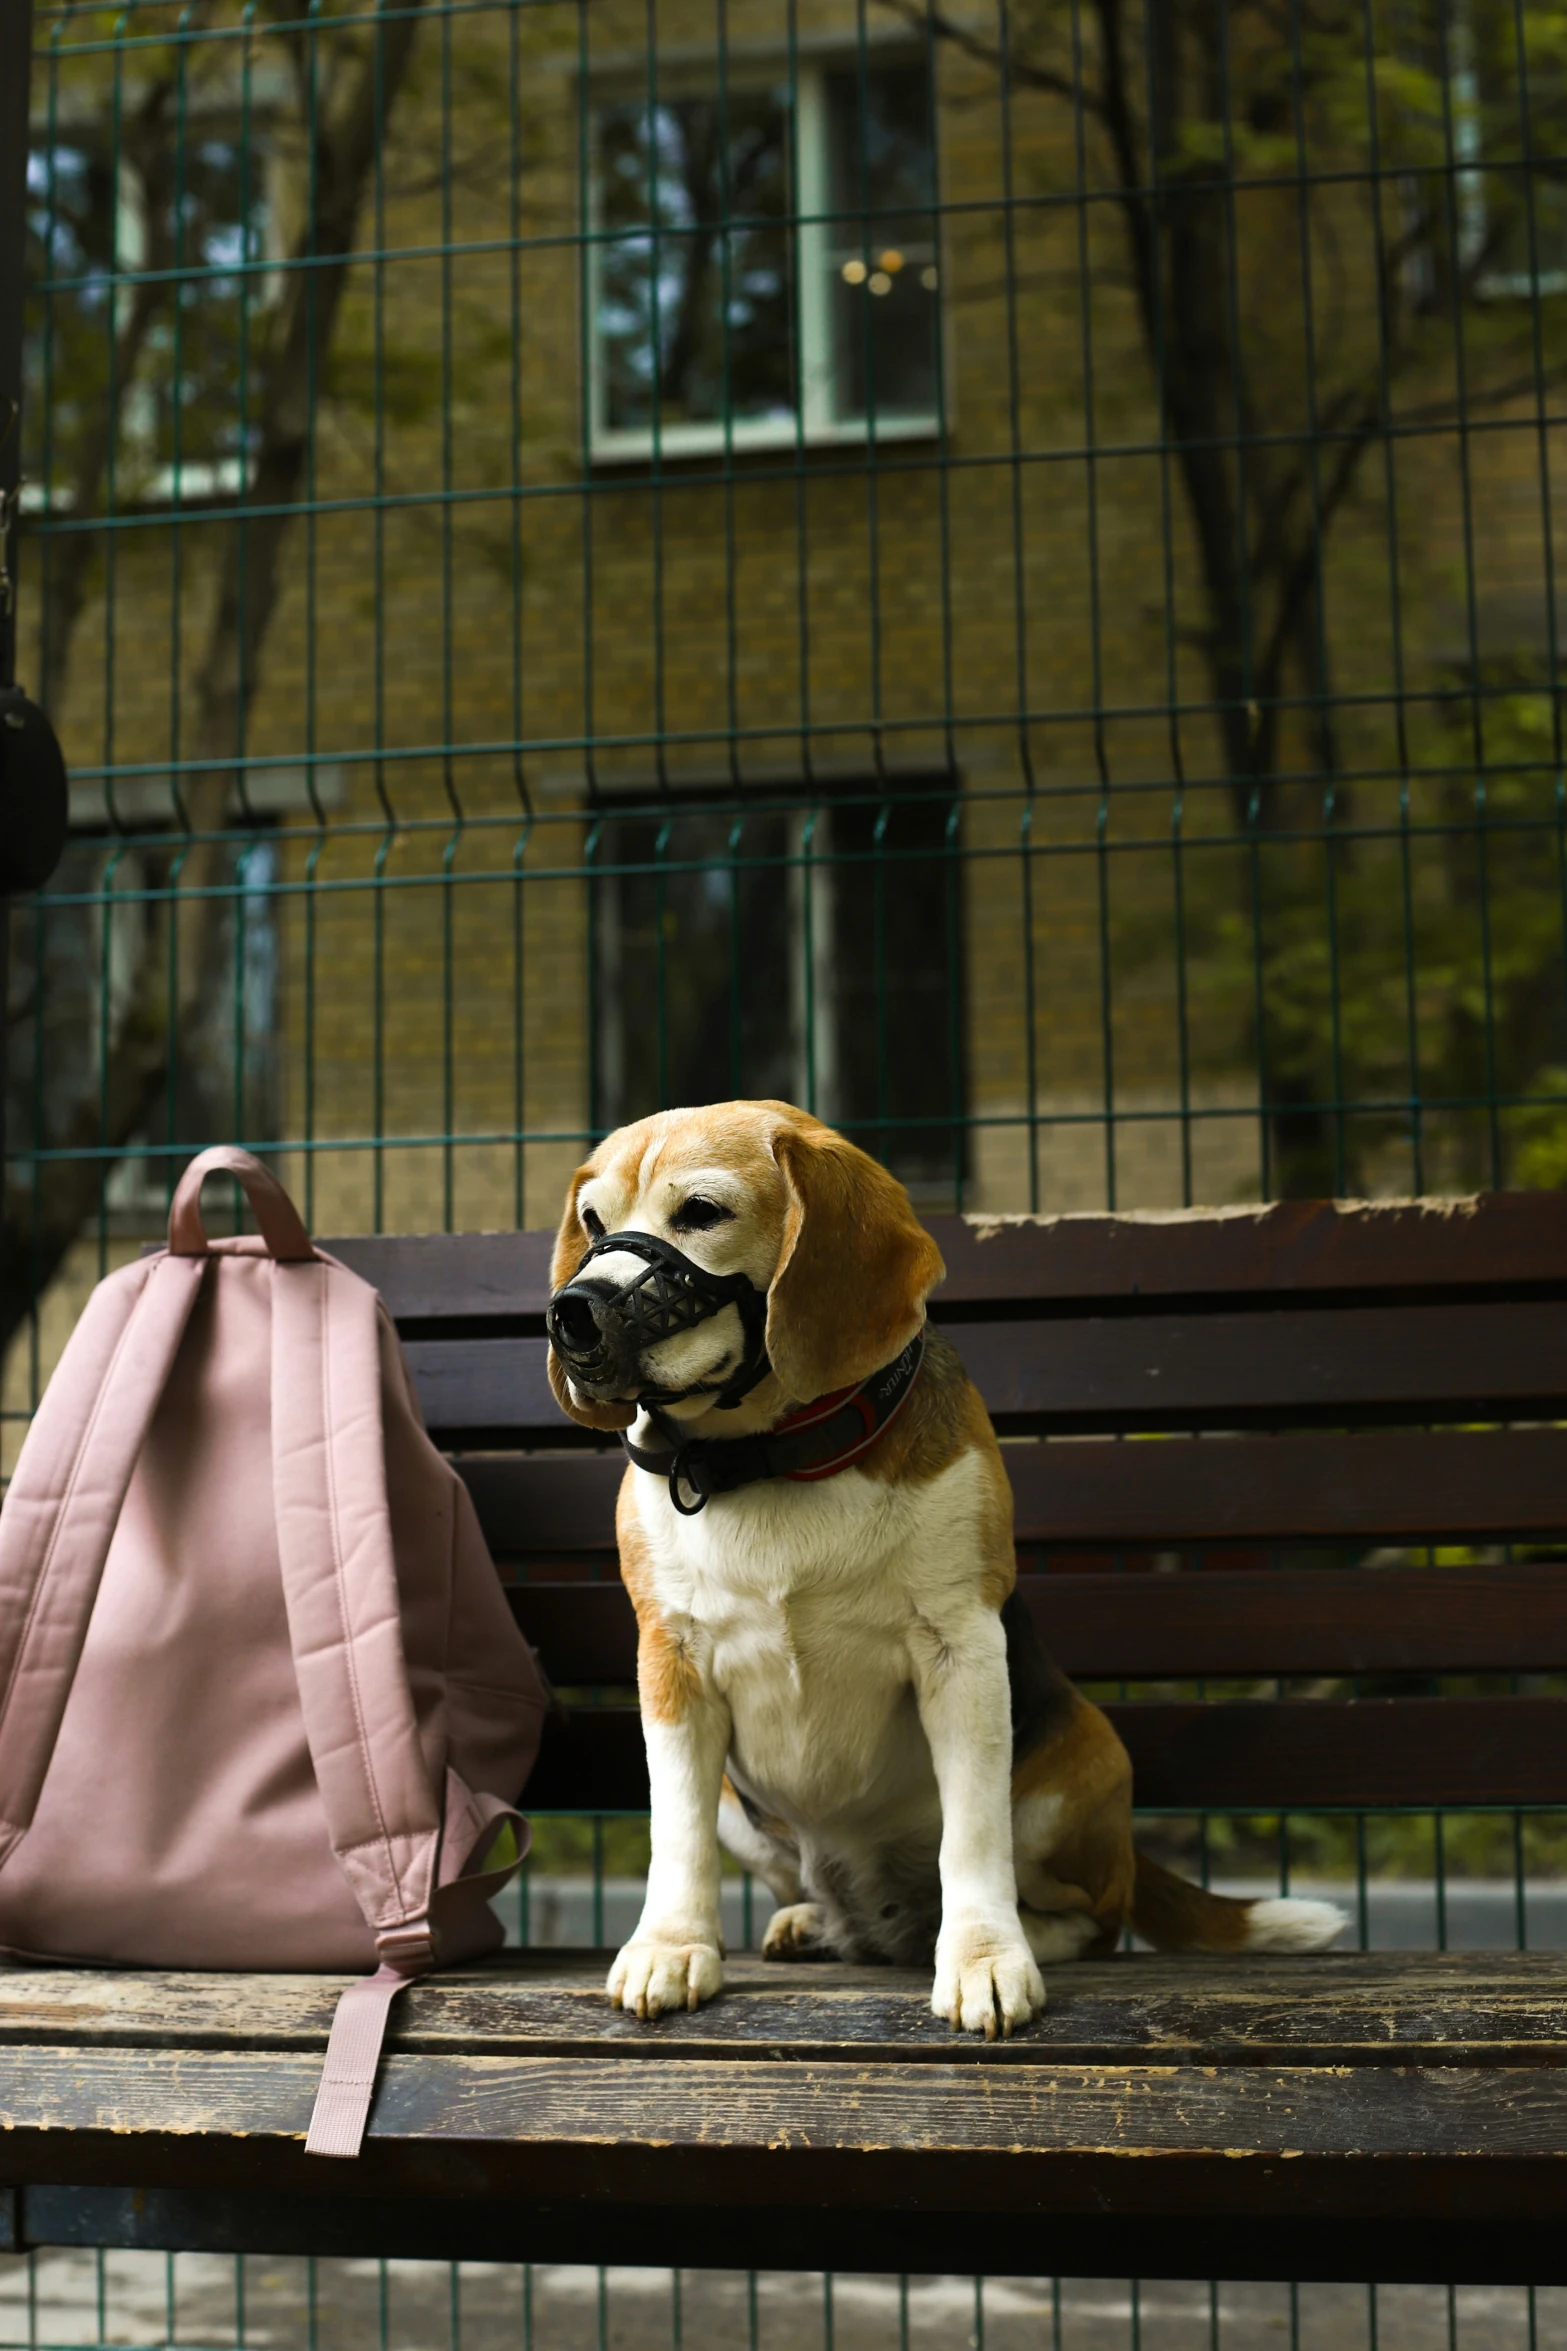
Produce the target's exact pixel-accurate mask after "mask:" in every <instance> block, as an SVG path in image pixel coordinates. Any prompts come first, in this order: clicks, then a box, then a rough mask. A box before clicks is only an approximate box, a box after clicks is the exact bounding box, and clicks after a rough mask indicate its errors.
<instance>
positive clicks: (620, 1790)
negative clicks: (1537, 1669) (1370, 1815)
mask: <svg viewBox="0 0 1567 2351" xmlns="http://www.w3.org/2000/svg"><path fill="white" fill-rule="evenodd" d="M1106 1711H1107V1712H1108V1714H1109V1715H1110V1718H1111V1720H1112V1721H1113V1722H1114V1724H1115V1727H1116V1729H1117V1730H1118V1731H1119V1732H1120V1734H1121V1737H1122V1738H1123V1739H1124V1740H1125V1742H1126V1745H1127V1748H1128V1750H1129V1752H1130V1754H1131V1758H1132V1768H1133V1772H1134V1775H1135V1778H1134V1789H1135V1797H1136V1801H1137V1802H1138V1803H1139V1804H1141V1805H1146V1806H1151V1807H1156V1808H1158V1809H1161V1810H1167V1811H1168V1810H1177V1811H1184V1810H1189V1811H1193V1812H1196V1811H1200V1810H1203V1809H1206V1808H1210V1807H1215V1806H1226V1805H1228V1806H1238V1807H1240V1808H1241V1809H1243V1810H1247V1811H1258V1812H1268V1811H1274V1810H1289V1811H1296V1812H1312V1811H1320V1810H1321V1809H1323V1808H1324V1807H1330V1806H1335V1805H1341V1806H1345V1807H1349V1808H1354V1809H1365V1810H1367V1811H1373V1812H1374V1811H1377V1810H1379V1809H1381V1808H1383V1807H1390V1806H1416V1807H1427V1808H1434V1807H1437V1806H1456V1805H1463V1804H1492V1805H1503V1806H1507V1805H1515V1804H1522V1805H1527V1804H1546V1805H1560V1806H1563V1807H1567V1699H1563V1698H1369V1699H1363V1700H1358V1701H1349V1700H1337V1699H1310V1700H1300V1701H1296V1702H1284V1703H1280V1702H1275V1701H1272V1700H1263V1699H1258V1700H1237V1701H1233V1702H1226V1703H1224V1704H1203V1703H1200V1702H1192V1703H1189V1704H1188V1703H1182V1702H1173V1701H1172V1702H1169V1703H1162V1702H1158V1701H1153V1700H1149V1701H1146V1702H1142V1703H1135V1702H1134V1703H1132V1704H1129V1705H1112V1706H1110V1707H1108V1708H1107V1709H1106ZM647 1801H648V1791H647V1760H646V1757H645V1755H644V1752H643V1747H642V1727H641V1723H640V1721H639V1719H638V1716H637V1711H636V1709H635V1707H633V1706H602V1707H588V1706H580V1707H571V1708H569V1709H567V1710H565V1711H564V1712H563V1713H562V1714H559V1715H556V1716H554V1717H552V1718H551V1719H550V1721H549V1722H548V1723H547V1724H546V1726H545V1733H544V1741H543V1745H542V1747H541V1749H540V1752H539V1760H538V1763H537V1764H536V1766H535V1767H534V1774H533V1778H532V1779H531V1780H530V1782H529V1784H528V1790H527V1804H528V1807H529V1809H530V1810H532V1811H535V1812H645V1811H646V1810H647Z"/></svg>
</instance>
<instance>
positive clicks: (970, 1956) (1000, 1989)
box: [930, 1927, 1045, 2041]
mask: <svg viewBox="0 0 1567 2351" xmlns="http://www.w3.org/2000/svg"><path fill="white" fill-rule="evenodd" d="M930 2004H931V2008H932V2010H933V2011H934V2013H935V2014H936V2015H937V2016H944V2017H945V2018H946V2020H947V2022H948V2024H950V2025H956V2026H960V2027H961V2028H962V2030H963V2031H964V2032H966V2033H983V2034H984V2036H985V2038H986V2040H987V2041H994V2040H995V2039H996V2038H997V2037H998V2036H999V2037H1000V2038H1001V2039H1003V2040H1004V2039H1005V2038H1006V2036H1007V2034H1008V2033H1010V2032H1011V2031H1012V2030H1013V2029H1014V2027H1016V2026H1017V2025H1021V2024H1027V2023H1028V2020H1029V2018H1030V2017H1033V2016H1038V2014H1039V2012H1040V2010H1041V2009H1042V2008H1043V2007H1044V2005H1045V1987H1044V1982H1043V1979H1042V1978H1041V1976H1040V1973H1039V1970H1038V1968H1037V1967H1036V1966H1035V1965H1034V1958H1033V1954H1032V1952H1031V1951H1030V1950H1029V1948H1028V1945H1027V1944H1026V1943H1025V1942H1024V1941H1023V1939H1022V1936H1021V1935H1017V1936H1009V1935H1006V1934H1000V1933H994V1932H991V1931H989V1930H987V1929H985V1928H983V1927H969V1928H962V1927H959V1928H958V1929H956V1930H955V1931H953V1932H951V1933H949V1932H947V1931H946V1930H945V1929H943V1931H942V1934H941V1937H940V1939H939V1941H938V1942H937V1944H936V1982H935V1987H934V1989H933V1990H932V1992H931V1996H930Z"/></svg>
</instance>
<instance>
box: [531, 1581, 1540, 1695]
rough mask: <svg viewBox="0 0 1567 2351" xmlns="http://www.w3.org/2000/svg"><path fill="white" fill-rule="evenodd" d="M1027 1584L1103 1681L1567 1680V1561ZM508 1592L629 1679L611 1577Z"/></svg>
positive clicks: (599, 1674) (1045, 1624) (1061, 1659)
mask: <svg viewBox="0 0 1567 2351" xmlns="http://www.w3.org/2000/svg"><path fill="white" fill-rule="evenodd" d="M1018 1591H1019V1593H1020V1595H1021V1597H1022V1599H1023V1600H1024V1602H1025V1603H1026V1605H1027V1607H1028V1608H1029V1610H1030V1613H1031V1614H1032V1616H1033V1620H1034V1623H1035V1625H1036V1626H1037V1628H1038V1630H1039V1634H1040V1637H1041V1639H1042V1640H1043V1642H1044V1644H1045V1647H1046V1648H1047V1649H1048V1651H1049V1653H1050V1655H1051V1656H1052V1657H1053V1658H1054V1659H1055V1661H1056V1663H1057V1664H1058V1665H1059V1666H1061V1667H1062V1668H1063V1669H1064V1670H1065V1671H1066V1672H1067V1673H1071V1674H1076V1675H1078V1676H1079V1677H1085V1676H1086V1677H1089V1678H1092V1679H1096V1680H1110V1679H1121V1678H1124V1679H1126V1680H1130V1681H1158V1680H1187V1679H1193V1678H1197V1677H1201V1676H1204V1675H1215V1676H1218V1675H1225V1674H1233V1675H1262V1674H1384V1673H1408V1674H1426V1673H1514V1672H1528V1673H1546V1672H1557V1673H1559V1672H1567V1567H1516V1568H1492V1567H1480V1568H1459V1567H1437V1568H1392V1569H1382V1570H1369V1569H1364V1568H1346V1569H1337V1568H1326V1569H1320V1568H1319V1569H1310V1570H1304V1571H1299V1572H1296V1571H1293V1570H1282V1569H1265V1570H1261V1571H1257V1572H1252V1571H1249V1570H1246V1571H1238V1572H1237V1571H1225V1572H1223V1573H1214V1574H1207V1575H1199V1574H1184V1575H1134V1576H1128V1575H1025V1576H1022V1577H1020V1578H1019V1580H1018ZM507 1598H508V1599H509V1600H510V1602H511V1608H512V1614H513V1615H514V1616H515V1617H516V1619H517V1622H518V1623H519V1624H520V1625H521V1627H522V1629H523V1631H524V1632H525V1633H526V1634H527V1636H528V1638H529V1640H530V1641H532V1643H533V1644H534V1646H535V1648H536V1649H537V1650H538V1651H539V1654H540V1655H541V1656H542V1657H543V1658H544V1660H545V1662H546V1664H547V1665H548V1667H549V1670H550V1672H551V1674H552V1675H553V1676H554V1678H555V1680H556V1682H557V1683H559V1684H561V1685H563V1686H567V1687H575V1686H578V1685H581V1684H587V1683H623V1684H626V1685H627V1686H629V1685H630V1684H631V1683H632V1682H633V1681H634V1680H635V1678H636V1644H637V1636H636V1620H635V1618H634V1616H633V1614H632V1610H631V1602H630V1600H629V1598H628V1597H627V1594H626V1591H625V1589H624V1587H623V1585H621V1584H620V1583H619V1582H618V1580H615V1579H608V1578H607V1579H605V1580H604V1581H603V1582H597V1583H588V1582H582V1583H542V1582H541V1583H520V1584H511V1585H508V1587H507Z"/></svg>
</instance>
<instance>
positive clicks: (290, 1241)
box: [169, 1143, 315, 1264]
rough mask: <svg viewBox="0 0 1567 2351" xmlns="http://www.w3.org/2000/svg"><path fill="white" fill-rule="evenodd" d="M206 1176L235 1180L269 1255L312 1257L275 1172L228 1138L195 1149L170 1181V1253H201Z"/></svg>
mask: <svg viewBox="0 0 1567 2351" xmlns="http://www.w3.org/2000/svg"><path fill="white" fill-rule="evenodd" d="M210 1175H229V1176H233V1177H235V1179H236V1180H237V1181H238V1183H239V1184H240V1186H241V1188H242V1189H243V1191H244V1194H245V1198H246V1199H247V1200H248V1201H249V1202H250V1212H251V1214H252V1216H254V1218H255V1220H256V1224H257V1227H258V1228H259V1230H260V1233H261V1238H262V1240H263V1241H264V1242H265V1243H266V1246H267V1252H268V1255H269V1256H272V1257H276V1258H279V1259H281V1260H282V1261H283V1262H284V1263H285V1264H297V1263H298V1262H299V1261H300V1260H301V1259H304V1258H310V1257H314V1255H315V1251H314V1250H313V1249H312V1248H311V1246H310V1236H309V1234H308V1233H307V1232H306V1231H305V1228H304V1226H303V1224H302V1223H301V1222H300V1218H299V1211H298V1210H297V1209H296V1208H295V1206H294V1203H293V1201H292V1200H290V1198H289V1196H288V1194H287V1193H286V1192H285V1191H284V1189H283V1187H282V1185H281V1184H280V1183H279V1182H278V1180H277V1178H276V1176H275V1175H273V1173H272V1172H271V1170H270V1168H265V1167H263V1166H262V1164H261V1162H260V1160H259V1159H255V1158H252V1156H251V1154H250V1153H249V1152H248V1151H241V1150H240V1149H239V1147H238V1146H237V1144H234V1143H215V1144H214V1145H213V1146H212V1149H211V1150H210V1151H203V1152H200V1153H199V1154H198V1155H197V1157H196V1158H194V1159H193V1160H192V1161H191V1163H190V1165H189V1167H187V1168H186V1170H185V1173H184V1174H183V1175H182V1176H181V1177H180V1180H179V1182H178V1184H177V1185H176V1186H175V1191H174V1200H173V1203H172V1205H171V1207H170V1209H169V1255H170V1256H171V1257H205V1256H206V1255H207V1231H206V1227H205V1225H203V1223H202V1221H201V1187H202V1185H203V1184H204V1183H205V1182H206V1180H207V1178H208V1176H210Z"/></svg>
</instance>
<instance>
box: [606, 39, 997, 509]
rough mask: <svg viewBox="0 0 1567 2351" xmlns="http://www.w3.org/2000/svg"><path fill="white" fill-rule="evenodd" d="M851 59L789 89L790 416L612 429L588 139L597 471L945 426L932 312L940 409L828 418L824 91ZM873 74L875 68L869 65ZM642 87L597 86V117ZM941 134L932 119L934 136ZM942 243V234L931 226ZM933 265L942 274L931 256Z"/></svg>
mask: <svg viewBox="0 0 1567 2351" xmlns="http://www.w3.org/2000/svg"><path fill="white" fill-rule="evenodd" d="M872 54H873V59H874V63H875V64H888V65H890V64H894V63H900V62H905V61H906V57H905V53H903V52H901V51H900V52H891V51H890V50H888V49H884V48H883V47H882V46H881V44H879V43H878V45H877V47H876V49H875V50H874V51H873V53H872ZM855 55H856V52H855V51H853V50H845V51H844V52H843V53H842V55H841V56H836V57H835V56H833V55H831V54H829V55H827V56H824V57H821V58H812V59H810V60H804V59H802V60H801V61H800V62H799V63H798V65H797V66H796V68H795V71H794V74H793V77H792V80H793V89H794V159H795V167H796V174H797V179H798V187H797V192H796V220H797V226H796V228H795V232H794V234H795V276H796V283H797V285H798V288H799V297H798V312H797V317H798V329H799V381H800V406H799V409H798V411H797V412H796V414H795V415H793V416H789V417H773V416H766V417H725V418H722V419H720V420H718V421H717V422H714V423H712V424H673V425H663V426H658V425H635V426H612V425H611V424H610V423H609V422H608V416H607V411H608V382H607V371H606V370H605V367H604V364H603V358H602V350H603V344H602V339H601V336H600V333H599V318H600V314H601V310H602V293H603V253H604V242H603V234H602V232H603V226H604V219H603V204H602V192H601V187H600V180H599V169H598V147H597V139H596V137H595V140H594V143H593V146H592V149H591V151H590V156H589V163H588V171H589V189H588V206H587V212H588V224H589V228H590V231H591V238H590V242H589V246H588V266H587V269H586V271H585V273H584V276H585V281H586V282H585V289H584V291H585V299H586V301H587V305H588V337H587V342H588V374H589V382H588V414H589V455H590V457H591V458H592V460H593V462H594V463H595V464H599V463H605V462H608V463H615V462H623V461H625V460H626V459H647V458H650V457H657V458H660V459H662V458H666V457H714V456H723V455H725V454H726V453H728V452H729V451H731V450H768V449H794V448H797V447H800V446H804V447H806V448H818V449H821V448H843V447H856V446H860V445H864V444H879V443H881V442H883V441H929V440H934V439H936V438H938V437H939V436H940V434H941V433H942V432H943V431H945V430H946V429H947V427H948V425H949V424H950V421H951V420H950V413H949V408H950V403H949V400H948V395H947V386H946V367H945V352H944V348H943V344H944V330H943V318H942V312H941V311H940V310H939V309H938V311H937V314H936V335H937V344H936V365H937V368H938V370H939V371H940V386H939V392H938V398H937V404H936V406H935V407H933V408H932V409H930V410H929V411H928V412H926V413H924V414H922V415H918V416H897V417H886V418H883V419H873V418H871V417H836V416H834V415H833V413H832V377H833V347H832V312H831V305H830V303H829V299H828V285H827V249H828V244H829V240H830V238H831V235H832V224H831V223H830V221H829V220H828V219H827V217H826V215H827V211H828V203H827V91H826V80H827V74H828V72H829V70H830V69H831V68H832V67H833V66H834V65H838V66H840V67H841V66H842V65H844V64H846V63H850V62H852V61H853V59H854V57H855ZM873 70H874V67H873ZM790 78H791V77H790V74H789V68H788V65H787V64H786V62H785V61H784V60H782V59H780V60H779V62H778V65H777V67H776V69H775V70H773V71H766V70H758V69H757V68H755V67H753V66H750V65H748V66H747V67H746V69H745V70H744V71H743V72H739V73H736V72H731V73H730V74H729V76H728V87H729V88H730V89H731V90H736V89H746V90H754V89H771V88H774V87H776V85H777V84H778V83H779V82H780V81H788V80H789V79H790ZM714 86H715V84H714V80H713V77H712V76H711V75H708V76H706V77H705V78H698V77H697V76H695V75H694V74H693V73H692V72H691V71H690V70H689V69H683V70H680V71H678V72H677V73H672V74H671V75H669V76H668V77H667V78H665V77H663V76H661V77H660V93H661V94H663V93H664V92H666V91H667V92H668V93H670V94H671V95H677V96H681V97H685V96H690V95H692V94H694V93H697V92H700V93H701V94H703V95H705V94H706V93H707V92H708V91H709V90H710V89H711V88H713V87H714ZM646 94H647V92H646V84H645V83H644V84H642V85H640V86H639V87H638V88H637V89H635V90H633V89H631V88H629V87H625V88H622V87H615V88H598V89H595V91H594V92H593V96H592V101H591V103H592V108H593V113H594V117H595V127H596V118H597V115H598V112H599V109H600V108H601V107H603V106H607V105H613V104H614V103H616V101H617V99H623V98H645V97H646ZM937 135H938V131H937V123H936V119H935V116H934V113H933V114H932V119H931V139H932V142H933V143H934V141H935V139H936V137H937ZM938 237H939V228H938ZM936 266H937V269H938V271H939V270H940V269H941V255H940V253H939V251H938V254H937V259H936Z"/></svg>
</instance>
